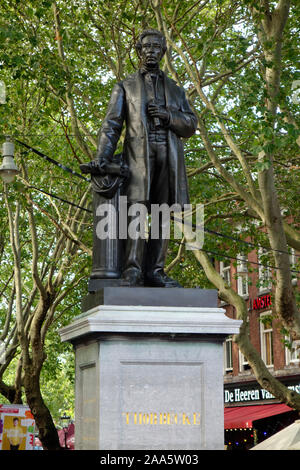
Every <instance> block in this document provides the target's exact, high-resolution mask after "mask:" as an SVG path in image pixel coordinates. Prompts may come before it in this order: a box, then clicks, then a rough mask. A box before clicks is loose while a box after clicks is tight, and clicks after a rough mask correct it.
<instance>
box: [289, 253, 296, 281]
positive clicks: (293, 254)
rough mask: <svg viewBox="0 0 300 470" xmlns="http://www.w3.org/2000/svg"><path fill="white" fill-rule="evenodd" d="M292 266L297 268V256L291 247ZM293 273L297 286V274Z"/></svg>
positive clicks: (293, 279)
mask: <svg viewBox="0 0 300 470" xmlns="http://www.w3.org/2000/svg"><path fill="white" fill-rule="evenodd" d="M290 267H291V269H295V270H296V268H297V258H296V252H295V249H294V248H291V253H290ZM291 275H292V284H293V285H294V286H295V285H297V275H296V273H291Z"/></svg>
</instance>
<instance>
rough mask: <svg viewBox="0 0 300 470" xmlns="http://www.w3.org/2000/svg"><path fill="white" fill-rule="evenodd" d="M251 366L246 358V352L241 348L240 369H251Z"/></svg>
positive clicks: (242, 370)
mask: <svg viewBox="0 0 300 470" xmlns="http://www.w3.org/2000/svg"><path fill="white" fill-rule="evenodd" d="M249 369H250V366H249V363H248V361H247V359H246V358H245V356H244V354H243V353H242V352H241V351H240V350H239V370H240V372H245V370H249Z"/></svg>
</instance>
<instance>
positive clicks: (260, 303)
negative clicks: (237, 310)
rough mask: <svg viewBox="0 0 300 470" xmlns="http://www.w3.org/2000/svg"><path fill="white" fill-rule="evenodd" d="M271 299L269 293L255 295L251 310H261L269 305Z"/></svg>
mask: <svg viewBox="0 0 300 470" xmlns="http://www.w3.org/2000/svg"><path fill="white" fill-rule="evenodd" d="M271 305H272V301H271V296H270V294H266V295H263V296H261V297H257V298H256V299H254V300H253V301H252V309H253V310H261V309H263V308H267V307H271Z"/></svg>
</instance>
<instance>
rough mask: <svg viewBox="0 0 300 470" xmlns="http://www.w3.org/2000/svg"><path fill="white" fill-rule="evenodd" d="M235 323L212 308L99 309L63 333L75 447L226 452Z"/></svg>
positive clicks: (130, 307)
mask: <svg viewBox="0 0 300 470" xmlns="http://www.w3.org/2000/svg"><path fill="white" fill-rule="evenodd" d="M171 291H172V290H171V289H170V292H171ZM169 295H170V294H169ZM127 300H128V299H127ZM240 323H241V322H240V321H237V320H232V319H229V318H228V317H226V316H225V315H224V310H222V309H218V308H215V307H211V308H209V307H206V308H203V307H202V308H201V307H178V306H177V307H175V306H150V305H144V306H140V305H98V306H97V307H94V308H92V309H91V310H90V311H88V312H85V313H84V314H83V315H81V316H79V317H78V318H77V319H75V321H74V322H73V323H72V324H71V325H69V326H67V327H65V328H63V329H62V330H61V332H60V334H61V338H62V340H63V341H71V342H72V343H73V344H74V346H75V355H76V415H75V448H76V449H86V450H88V449H102V450H103V449H105V450H123V449H126V450H138V449H140V450H156V449H157V450H171V449H183V450H184V449H185V450H204V449H209V450H217V449H223V439H224V422H223V419H224V418H223V416H224V407H223V340H224V339H225V337H226V336H227V335H228V334H234V333H238V331H239V327H240Z"/></svg>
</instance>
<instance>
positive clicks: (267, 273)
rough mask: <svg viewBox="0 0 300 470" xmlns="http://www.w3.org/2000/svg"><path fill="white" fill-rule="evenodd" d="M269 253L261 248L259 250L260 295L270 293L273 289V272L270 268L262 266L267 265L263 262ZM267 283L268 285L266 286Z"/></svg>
mask: <svg viewBox="0 0 300 470" xmlns="http://www.w3.org/2000/svg"><path fill="white" fill-rule="evenodd" d="M268 253H269V252H268V251H267V250H265V249H263V248H259V250H258V262H259V266H258V280H259V293H260V294H261V293H265V292H270V290H271V288H272V271H271V269H270V268H269V267H265V266H261V264H265V263H264V262H263V261H262V259H261V258H262V256H263V255H267V254H268ZM266 281H267V285H265V284H266Z"/></svg>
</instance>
